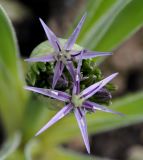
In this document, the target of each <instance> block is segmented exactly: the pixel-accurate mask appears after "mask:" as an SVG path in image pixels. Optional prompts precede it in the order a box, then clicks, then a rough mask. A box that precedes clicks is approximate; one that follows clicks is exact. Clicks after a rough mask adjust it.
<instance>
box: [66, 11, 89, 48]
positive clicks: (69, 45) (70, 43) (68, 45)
mask: <svg viewBox="0 0 143 160" xmlns="http://www.w3.org/2000/svg"><path fill="white" fill-rule="evenodd" d="M85 18H86V13H85V14H84V15H83V17H82V18H81V20H80V22H79V23H78V25H77V27H76V29H75V30H74V32H73V33H72V35H71V36H70V38H69V39H68V41H67V42H66V44H65V46H64V49H65V50H71V49H72V47H73V45H74V43H75V41H76V39H77V37H78V35H79V32H80V30H81V27H82V25H83V22H84V20H85Z"/></svg>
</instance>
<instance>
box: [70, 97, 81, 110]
mask: <svg viewBox="0 0 143 160" xmlns="http://www.w3.org/2000/svg"><path fill="white" fill-rule="evenodd" d="M71 102H72V103H73V104H74V107H81V106H82V104H83V102H84V99H83V98H80V95H73V96H72V99H71Z"/></svg>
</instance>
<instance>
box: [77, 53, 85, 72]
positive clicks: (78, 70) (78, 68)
mask: <svg viewBox="0 0 143 160" xmlns="http://www.w3.org/2000/svg"><path fill="white" fill-rule="evenodd" d="M83 54H84V51H81V53H80V59H79V61H78V66H77V74H80V69H81V66H82V59H83V58H82V56H83Z"/></svg>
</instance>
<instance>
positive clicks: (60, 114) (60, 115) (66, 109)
mask: <svg viewBox="0 0 143 160" xmlns="http://www.w3.org/2000/svg"><path fill="white" fill-rule="evenodd" d="M72 108H73V107H72V105H71V104H68V105H66V106H65V107H63V108H62V109H61V110H60V111H59V112H58V113H57V114H56V115H55V116H54V117H53V118H52V119H51V120H50V121H49V122H48V123H47V124H46V125H44V127H42V128H41V129H40V130H39V131H38V132H37V133H36V136H38V135H39V134H41V133H42V132H44V131H45V130H46V129H48V128H49V127H51V126H52V125H53V124H54V123H56V122H57V121H59V120H60V119H61V118H63V117H64V116H66V115H67V114H68V113H69V112H70V111H71V110H72Z"/></svg>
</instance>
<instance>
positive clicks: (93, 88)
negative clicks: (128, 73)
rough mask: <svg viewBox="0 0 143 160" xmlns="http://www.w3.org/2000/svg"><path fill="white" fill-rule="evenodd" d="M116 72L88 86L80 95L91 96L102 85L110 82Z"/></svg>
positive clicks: (85, 97) (86, 97)
mask: <svg viewBox="0 0 143 160" xmlns="http://www.w3.org/2000/svg"><path fill="white" fill-rule="evenodd" d="M117 75H118V73H114V74H112V75H110V76H108V77H107V78H105V79H103V80H101V81H99V82H97V83H95V84H93V85H91V86H89V87H88V88H86V89H85V90H83V91H82V92H81V97H83V98H84V99H88V98H89V97H91V96H93V95H94V94H95V93H96V92H98V91H99V90H100V89H101V88H102V87H104V86H105V85H106V84H107V83H108V82H110V81H111V80H112V79H113V78H115V77H116V76H117Z"/></svg>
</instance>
